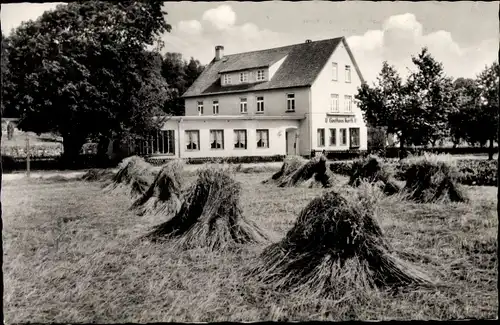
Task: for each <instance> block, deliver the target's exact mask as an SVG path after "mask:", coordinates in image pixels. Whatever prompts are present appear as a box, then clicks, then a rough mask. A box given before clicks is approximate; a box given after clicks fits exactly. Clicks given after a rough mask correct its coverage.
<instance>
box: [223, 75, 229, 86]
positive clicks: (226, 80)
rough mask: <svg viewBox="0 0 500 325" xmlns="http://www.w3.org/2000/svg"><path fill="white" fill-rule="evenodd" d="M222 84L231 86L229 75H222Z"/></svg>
mask: <svg viewBox="0 0 500 325" xmlns="http://www.w3.org/2000/svg"><path fill="white" fill-rule="evenodd" d="M224 84H225V85H229V84H231V75H230V74H225V75H224Z"/></svg>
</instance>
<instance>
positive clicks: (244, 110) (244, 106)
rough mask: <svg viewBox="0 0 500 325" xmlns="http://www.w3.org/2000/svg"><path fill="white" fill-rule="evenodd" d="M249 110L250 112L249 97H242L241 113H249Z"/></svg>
mask: <svg viewBox="0 0 500 325" xmlns="http://www.w3.org/2000/svg"><path fill="white" fill-rule="evenodd" d="M247 112H248V106H247V99H246V98H240V113H247Z"/></svg>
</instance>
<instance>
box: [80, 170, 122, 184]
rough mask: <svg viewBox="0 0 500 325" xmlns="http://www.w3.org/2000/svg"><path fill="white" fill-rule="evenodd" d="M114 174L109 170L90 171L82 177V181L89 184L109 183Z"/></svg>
mask: <svg viewBox="0 0 500 325" xmlns="http://www.w3.org/2000/svg"><path fill="white" fill-rule="evenodd" d="M113 175H114V173H113V172H112V171H111V170H109V169H89V170H88V171H87V172H86V173H85V174H83V175H82V177H81V180H83V181H87V182H107V181H110V180H111V179H112V178H113Z"/></svg>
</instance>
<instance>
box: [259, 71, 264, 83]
mask: <svg viewBox="0 0 500 325" xmlns="http://www.w3.org/2000/svg"><path fill="white" fill-rule="evenodd" d="M264 79H265V74H264V70H257V81H262V80H264Z"/></svg>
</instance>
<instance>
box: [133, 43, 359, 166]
mask: <svg viewBox="0 0 500 325" xmlns="http://www.w3.org/2000/svg"><path fill="white" fill-rule="evenodd" d="M284 59H285V58H283V59H281V60H279V61H278V62H276V63H275V64H273V65H271V66H270V67H269V68H268V69H263V70H264V71H265V72H264V76H265V78H266V79H267V78H272V76H273V75H274V73H275V72H276V70H277V69H279V66H280V65H281V64H282V63H283V61H284ZM335 67H336V68H335ZM258 70H260V68H259V69H249V70H248V78H249V80H248V82H254V81H255V80H254V79H255V78H256V76H257V71H258ZM335 71H336V73H335ZM346 71H347V72H346ZM240 73H241V72H239V71H238V72H234V73H227V75H228V77H225V75H226V73H221V80H220V82H221V83H222V85H224V83H225V82H226V81H228V80H230V82H231V84H233V85H234V84H237V83H239V82H240ZM229 75H230V77H229ZM361 83H362V77H361V76H360V75H358V70H357V67H356V65H355V63H354V62H353V61H352V60H351V56H350V55H349V52H348V49H347V48H346V46H345V45H344V44H343V42H341V43H340V44H339V45H338V47H337V48H336V50H335V51H333V53H332V55H331V56H330V58H329V59H328V62H326V63H325V65H324V67H323V69H322V70H321V72H320V73H319V74H318V75H317V77H316V79H315V80H314V82H313V84H312V85H311V86H307V87H299V88H297V87H296V88H285V89H273V90H260V91H250V92H232V93H222V94H218V95H213V94H212V95H208V96H196V97H188V98H186V100H185V106H186V107H185V112H186V115H185V116H182V117H172V118H170V119H169V120H168V121H167V122H166V123H165V124H164V126H163V128H162V132H166V133H164V134H168V137H173V139H169V140H165V139H163V140H162V143H163V145H165V144H168V148H167V149H161V146H160V143H159V142H158V144H157V145H156V146H153V145H148V148H146V150H142V151H143V153H146V154H152V155H155V154H156V155H159V156H167V157H169V156H171V157H179V158H219V157H221V158H223V157H255V156H276V155H295V154H297V155H302V156H308V155H310V154H311V151H312V150H315V151H323V150H326V151H327V152H331V151H346V150H366V149H367V128H366V125H365V122H364V120H363V115H362V112H361V110H360V109H359V107H358V106H357V105H356V102H355V99H354V96H355V94H356V93H357V88H358V87H359V86H361ZM243 101H244V102H245V103H246V106H245V108H246V109H242V102H243ZM259 102H261V103H262V102H263V104H259ZM349 102H350V104H349ZM200 104H202V107H203V110H202V112H200V110H199V107H200ZM214 105H217V109H214ZM259 105H263V106H259ZM193 131H194V132H193ZM333 134H335V136H334V137H332V135H333ZM242 137H244V138H245V145H242V144H241V139H242ZM263 138H266V139H263ZM259 141H260V142H259ZM172 146H173V147H174V148H172ZM154 149H156V150H154Z"/></svg>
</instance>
